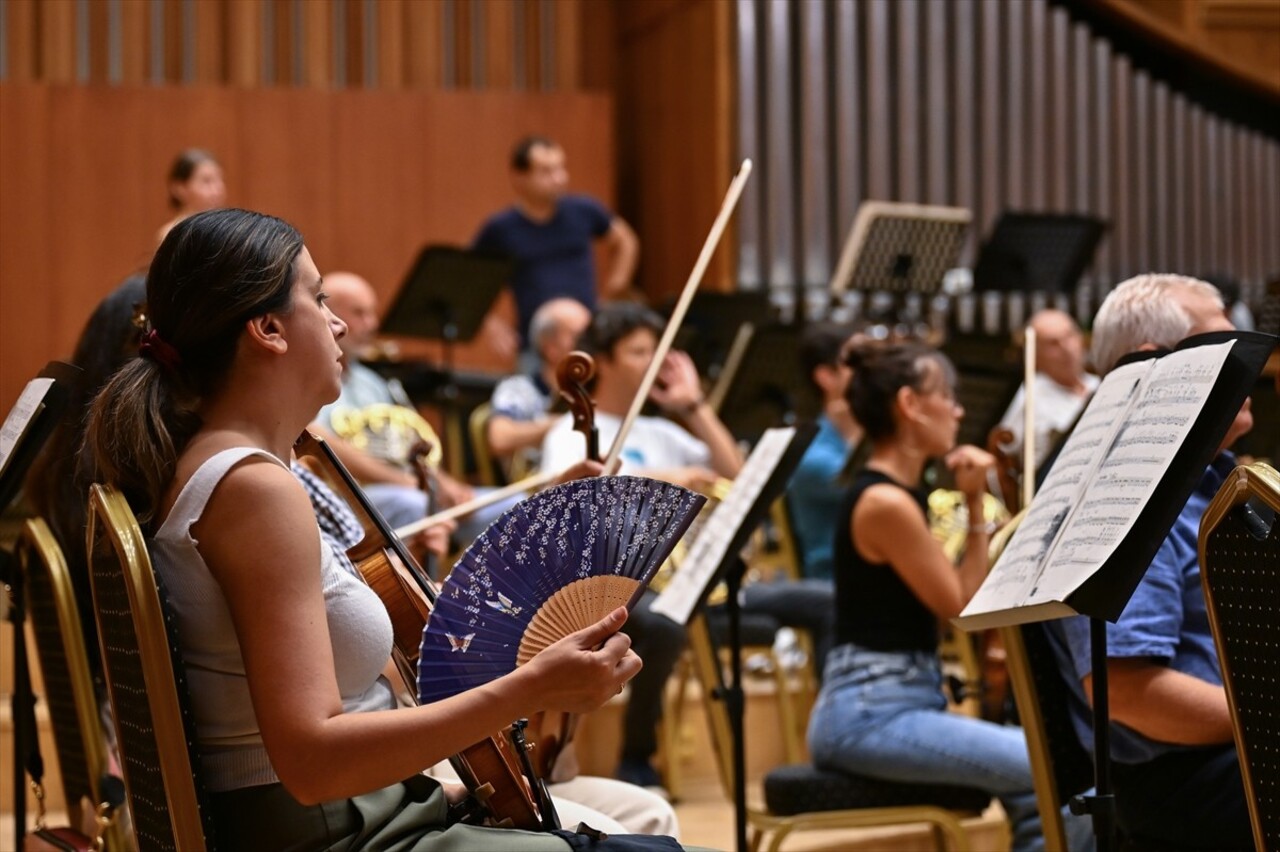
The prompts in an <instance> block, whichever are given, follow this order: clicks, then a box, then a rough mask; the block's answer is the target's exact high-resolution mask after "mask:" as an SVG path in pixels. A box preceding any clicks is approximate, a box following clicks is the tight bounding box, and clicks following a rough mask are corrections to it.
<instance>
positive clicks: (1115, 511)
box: [1030, 341, 1235, 603]
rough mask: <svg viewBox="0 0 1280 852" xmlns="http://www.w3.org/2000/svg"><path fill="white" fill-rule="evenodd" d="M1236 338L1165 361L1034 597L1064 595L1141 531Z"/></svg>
mask: <svg viewBox="0 0 1280 852" xmlns="http://www.w3.org/2000/svg"><path fill="white" fill-rule="evenodd" d="M1234 342H1235V341H1228V342H1226V343H1219V344H1217V345H1214V346H1196V347H1193V348H1191V349H1185V350H1182V351H1180V352H1172V353H1170V354H1168V355H1165V356H1164V357H1163V358H1158V359H1156V361H1155V364H1154V366H1153V367H1152V368H1151V371H1150V373H1149V374H1148V376H1147V380H1146V382H1145V383H1144V384H1143V386H1142V388H1141V390H1140V391H1139V392H1138V397H1137V399H1135V400H1134V403H1133V407H1132V411H1131V413H1130V415H1129V417H1128V418H1126V419H1125V420H1124V422H1123V425H1122V426H1121V427H1120V430H1119V433H1118V434H1117V435H1116V437H1115V440H1114V441H1113V442H1112V444H1111V447H1110V448H1109V450H1108V452H1107V454H1106V457H1105V458H1104V459H1103V460H1102V464H1101V465H1100V466H1099V467H1098V470H1097V472H1096V473H1095V475H1094V476H1093V478H1092V480H1091V481H1090V482H1089V485H1088V487H1087V488H1086V489H1085V493H1084V498H1083V499H1082V500H1081V501H1080V504H1079V508H1078V509H1077V510H1076V512H1075V514H1074V515H1073V516H1072V517H1071V519H1070V521H1069V522H1068V524H1067V528H1066V529H1065V530H1063V532H1062V534H1061V536H1060V538H1059V541H1058V544H1057V546H1056V547H1055V548H1054V550H1053V555H1052V557H1051V558H1050V559H1049V562H1048V564H1047V565H1046V566H1045V568H1044V570H1043V577H1042V581H1041V582H1040V583H1039V584H1038V587H1037V588H1036V589H1034V590H1033V591H1032V595H1031V598H1030V601H1031V602H1032V603H1038V602H1040V601H1044V600H1060V599H1061V598H1062V597H1065V595H1067V594H1069V593H1070V592H1072V591H1073V590H1074V589H1075V588H1076V587H1077V586H1079V585H1080V583H1081V582H1082V581H1083V580H1085V579H1087V578H1088V577H1089V576H1090V575H1091V574H1092V573H1093V572H1094V571H1096V570H1097V569H1098V568H1099V567H1101V566H1102V564H1103V563H1104V562H1106V561H1107V558H1108V557H1110V556H1111V554H1112V552H1114V551H1115V549H1116V547H1117V546H1118V545H1119V544H1120V541H1121V539H1123V538H1124V537H1125V535H1127V534H1128V532H1129V530H1131V529H1133V525H1134V522H1135V521H1137V519H1138V515H1139V513H1140V512H1141V511H1142V507H1143V506H1145V505H1146V504H1147V503H1148V502H1149V501H1150V500H1151V499H1152V498H1153V497H1154V496H1155V492H1156V486H1158V485H1159V484H1160V477H1161V476H1163V475H1164V472H1165V470H1166V469H1168V467H1169V464H1170V463H1171V462H1172V461H1173V457H1174V456H1175V455H1176V454H1177V452H1178V449H1179V448H1180V447H1181V446H1182V443H1183V441H1185V440H1186V438H1187V435H1188V433H1190V431H1191V427H1192V425H1193V424H1194V423H1195V421H1196V418H1197V417H1199V416H1200V412H1201V411H1202V410H1203V409H1204V404H1205V402H1206V401H1207V400H1208V399H1209V394H1210V392H1212V390H1213V387H1214V382H1215V381H1216V379H1217V377H1218V375H1219V374H1220V373H1221V372H1222V365H1223V364H1224V363H1225V362H1226V360H1227V356H1228V355H1229V354H1230V352H1231V346H1232V344H1233V343H1234Z"/></svg>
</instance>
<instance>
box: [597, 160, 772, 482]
mask: <svg viewBox="0 0 1280 852" xmlns="http://www.w3.org/2000/svg"><path fill="white" fill-rule="evenodd" d="M750 176H751V160H749V159H748V160H743V161H742V166H741V167H740V168H739V169H738V173H737V174H736V175H734V178H733V180H732V181H731V182H730V183H729V189H728V191H727V192H726V193H725V197H724V202H723V203H722V204H721V205H720V212H719V213H718V214H717V215H716V219H715V222H713V223H712V225H711V232H710V233H709V234H707V239H706V242H704V243H703V244H702V252H701V253H700V254H699V255H698V261H697V263H695V264H694V265H693V271H692V272H690V273H689V280H687V281H686V282H685V284H684V289H683V290H681V291H680V299H679V301H677V302H676V306H675V308H674V309H673V310H672V311H671V319H670V320H668V321H667V327H666V330H664V331H663V332H662V338H661V339H660V340H659V341H658V346H657V349H655V350H654V353H653V360H652V361H650V362H649V369H648V370H646V371H645V374H644V379H643V380H641V382H640V390H639V391H638V392H637V393H636V395H635V398H634V399H632V400H631V408H630V409H629V410H628V411H627V416H626V417H625V418H624V419H623V421H622V425H621V426H620V427H618V434H617V435H616V436H615V437H614V439H613V444H612V445H610V447H609V455H608V457H606V458H605V460H604V468H605V470H610V469H616V467H617V463H618V459H619V458H620V457H621V456H622V446H623V444H624V443H626V440H627V434H628V433H629V432H630V431H631V427H632V426H633V425H634V424H635V422H636V418H637V417H638V416H640V409H642V408H644V404H645V401H646V400H647V399H648V398H649V391H651V390H653V383H654V380H656V379H657V378H658V371H659V370H660V369H662V362H663V361H665V360H666V358H667V353H668V352H669V351H671V343H672V341H673V340H675V336H676V331H678V330H679V328H680V324H681V323H682V322H684V315H685V314H686V313H688V312H689V304H690V303H691V302H692V301H693V296H694V293H696V292H697V291H698V285H699V284H701V283H702V276H703V275H705V274H706V272H707V266H708V265H709V264H710V263H711V256H712V255H713V254H715V251H716V247H717V246H719V245H720V238H721V236H723V235H724V229H725V227H726V226H727V225H728V224H729V217H730V216H732V215H733V211H734V208H736V207H737V206H738V199H739V198H741V197H742V190H743V189H744V188H746V185H747V178H749V177H750Z"/></svg>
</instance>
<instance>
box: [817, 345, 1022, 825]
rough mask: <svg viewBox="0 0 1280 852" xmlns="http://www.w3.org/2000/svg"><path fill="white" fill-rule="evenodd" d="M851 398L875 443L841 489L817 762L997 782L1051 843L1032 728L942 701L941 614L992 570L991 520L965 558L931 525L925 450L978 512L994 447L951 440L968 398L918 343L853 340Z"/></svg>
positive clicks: (1016, 817)
mask: <svg viewBox="0 0 1280 852" xmlns="http://www.w3.org/2000/svg"><path fill="white" fill-rule="evenodd" d="M847 362H848V364H849V366H850V367H852V369H853V376H852V379H851V380H850V383H849V388H848V393H847V395H848V401H849V407H850V408H851V410H852V411H853V415H854V417H856V418H857V420H858V422H859V423H860V424H861V425H862V428H863V430H864V433H865V436H866V437H865V440H867V441H869V442H870V443H871V454H870V457H869V459H868V461H867V463H866V466H865V467H864V468H862V469H861V470H859V471H858V472H857V474H856V478H855V479H854V481H853V485H852V487H851V488H850V489H849V491H848V492H847V493H846V495H845V497H844V502H843V505H842V508H841V521H840V525H839V529H838V532H837V537H836V540H835V586H836V601H837V607H836V641H837V643H838V644H837V646H836V647H835V648H834V649H833V650H832V651H831V653H830V654H829V655H828V657H827V665H826V673H825V677H824V678H823V685H822V690H821V692H820V693H819V695H818V701H817V704H816V706H815V707H814V710H813V714H812V716H811V717H810V720H809V733H808V739H809V751H810V754H811V755H812V757H813V761H814V763H815V765H817V766H818V767H820V768H823V769H830V770H836V771H845V772H850V773H856V774H859V775H869V776H872V777H876V778H884V779H888V780H894V781H905V782H927V783H945V784H953V785H958V786H965V787H974V788H977V789H981V790H985V791H989V792H990V793H991V794H992V795H993V796H996V797H998V798H999V799H1000V801H1001V803H1002V804H1003V805H1004V810H1005V813H1006V814H1007V815H1008V817H1009V821H1010V823H1011V824H1012V828H1013V849H1015V850H1028V849H1039V848H1043V843H1044V841H1043V838H1042V836H1041V833H1040V817H1039V814H1038V812H1037V809H1036V798H1035V793H1034V790H1033V787H1032V780H1031V767H1030V763H1029V759H1028V757H1027V744H1026V739H1025V737H1024V736H1023V734H1022V731H1021V730H1020V729H1019V728H1015V727H1006V726H1002V725H997V724H994V723H991V722H986V721H983V720H980V719H974V718H972V717H968V716H962V715H959V714H956V713H951V712H948V711H947V699H946V697H945V696H944V694H943V691H942V673H941V670H940V667H939V661H938V653H937V645H938V620H939V619H945V618H951V617H953V616H955V615H958V614H959V612H960V610H961V609H962V608H963V607H964V605H965V604H966V603H967V602H968V600H969V598H970V597H972V595H973V593H974V592H975V591H977V589H978V586H979V585H980V584H981V582H982V579H983V577H984V576H985V575H986V570H987V546H988V535H989V529H988V527H987V525H986V524H976V525H973V526H970V527H969V530H968V541H967V542H966V547H965V552H964V556H963V558H962V560H961V562H960V565H959V568H958V569H957V567H956V566H955V565H954V564H952V562H951V561H950V560H949V559H948V558H947V557H946V555H945V554H944V553H943V550H942V547H941V545H939V544H938V542H937V541H936V540H935V539H934V538H933V537H932V536H931V535H930V532H929V525H928V520H927V518H926V507H927V504H926V493H925V491H923V490H922V489H921V486H920V480H921V475H922V474H923V473H924V468H925V463H926V462H927V461H928V460H929V459H931V458H939V457H941V458H944V459H945V461H946V464H947V466H948V467H949V468H950V469H951V470H952V472H953V473H954V475H955V480H956V487H957V488H958V489H959V490H960V491H961V492H962V493H963V494H964V496H965V499H966V500H967V502H968V505H969V517H971V518H981V517H982V500H983V495H984V492H985V490H986V473H987V470H988V469H989V468H990V467H991V464H992V461H993V460H992V458H991V456H990V455H988V454H987V453H985V452H983V451H982V450H979V449H977V448H976V447H970V446H964V447H956V446H955V440H956V433H957V431H958V429H959V425H960V418H961V417H962V416H963V415H964V409H963V408H961V407H960V405H959V404H958V403H957V402H956V397H955V381H956V376H955V371H954V368H953V367H952V366H951V363H950V362H949V361H948V360H947V359H946V357H945V356H943V355H942V354H941V353H939V352H937V351H936V350H934V349H931V348H929V347H927V346H924V345H923V344H917V343H895V344H879V345H877V344H874V343H865V344H860V345H856V346H853V347H850V349H849V351H848V355H847Z"/></svg>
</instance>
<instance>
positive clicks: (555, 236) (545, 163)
mask: <svg viewBox="0 0 1280 852" xmlns="http://www.w3.org/2000/svg"><path fill="white" fill-rule="evenodd" d="M511 185H512V188H513V189H514V190H515V194H516V203H515V204H514V205H512V206H511V207H509V208H507V209H506V210H503V211H502V212H500V213H496V214H494V215H493V216H492V217H490V218H489V220H488V221H486V222H485V223H484V225H483V227H481V229H480V233H478V234H477V235H476V238H475V240H474V241H473V243H472V246H473V248H476V249H479V250H482V251H494V252H501V253H502V254H505V255H508V256H509V257H511V258H512V259H514V260H515V264H516V267H515V274H514V276H513V277H512V280H511V290H512V293H513V295H514V296H515V300H516V314H517V328H518V331H519V334H520V348H521V349H527V348H528V346H529V323H530V322H531V321H532V319H533V314H534V312H535V311H537V310H538V308H539V307H540V306H541V305H542V304H543V303H544V302H547V301H550V300H551V299H554V298H557V297H568V298H570V299H574V300H576V301H578V302H581V303H582V304H583V305H585V306H586V307H587V308H588V309H590V310H595V307H596V295H597V289H596V269H595V259H594V255H593V244H594V243H595V242H596V241H597V240H600V241H602V242H603V243H604V245H605V247H606V248H607V249H608V252H609V260H608V266H607V267H606V268H605V269H603V270H602V271H601V274H600V287H599V293H600V295H602V296H604V297H605V298H606V299H613V298H617V297H619V296H621V295H622V294H623V293H625V292H626V290H627V288H628V287H630V286H631V277H632V275H633V274H634V273H635V269H636V260H637V259H638V258H639V256H640V244H639V241H638V240H637V239H636V235H635V232H634V231H632V230H631V226H630V225H628V224H627V223H626V222H624V221H623V220H622V219H621V218H620V217H619V216H617V215H615V214H613V213H611V212H609V210H607V209H606V208H605V207H604V205H602V204H601V203H600V202H598V201H596V200H595V199H594V198H589V197H587V196H585V195H570V194H568V192H567V190H568V185H569V171H568V169H567V168H566V167H565V154H564V149H563V148H561V147H560V146H559V145H557V144H556V143H555V142H553V141H552V140H550V139H547V138H546V137H542V136H530V137H527V138H525V139H522V140H521V141H520V142H519V143H518V144H517V145H516V147H515V149H514V150H513V151H512V152H511Z"/></svg>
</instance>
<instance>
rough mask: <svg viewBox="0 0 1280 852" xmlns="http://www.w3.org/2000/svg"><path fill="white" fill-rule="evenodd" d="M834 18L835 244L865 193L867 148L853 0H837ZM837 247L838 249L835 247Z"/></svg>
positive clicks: (859, 35) (860, 50)
mask: <svg viewBox="0 0 1280 852" xmlns="http://www.w3.org/2000/svg"><path fill="white" fill-rule="evenodd" d="M832 13H833V15H834V16H835V20H834V22H833V24H832V27H833V29H834V31H835V56H834V57H833V60H832V61H833V65H834V68H835V79H833V80H832V81H831V85H832V91H833V98H832V100H833V102H834V103H835V117H834V121H835V128H834V131H835V161H834V164H835V171H836V176H835V180H834V183H835V185H836V202H835V231H834V233H835V235H836V240H835V244H836V245H837V246H840V245H842V244H843V242H844V240H845V234H846V233H847V232H848V230H849V228H850V226H851V225H852V224H853V217H854V215H855V214H856V212H857V209H858V204H859V203H860V202H861V201H862V196H863V194H864V191H865V190H864V183H863V177H862V165H863V159H864V157H865V156H866V151H865V149H864V148H863V146H862V140H863V138H864V135H865V129H866V128H865V126H864V124H863V118H862V112H861V106H862V102H863V97H864V95H863V89H862V86H863V78H862V57H863V48H862V29H861V27H860V26H859V21H858V7H857V5H856V4H855V3H854V2H853V0H840V2H837V3H836V4H835V6H834V7H833V9H832ZM837 251H839V249H838V248H837Z"/></svg>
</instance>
